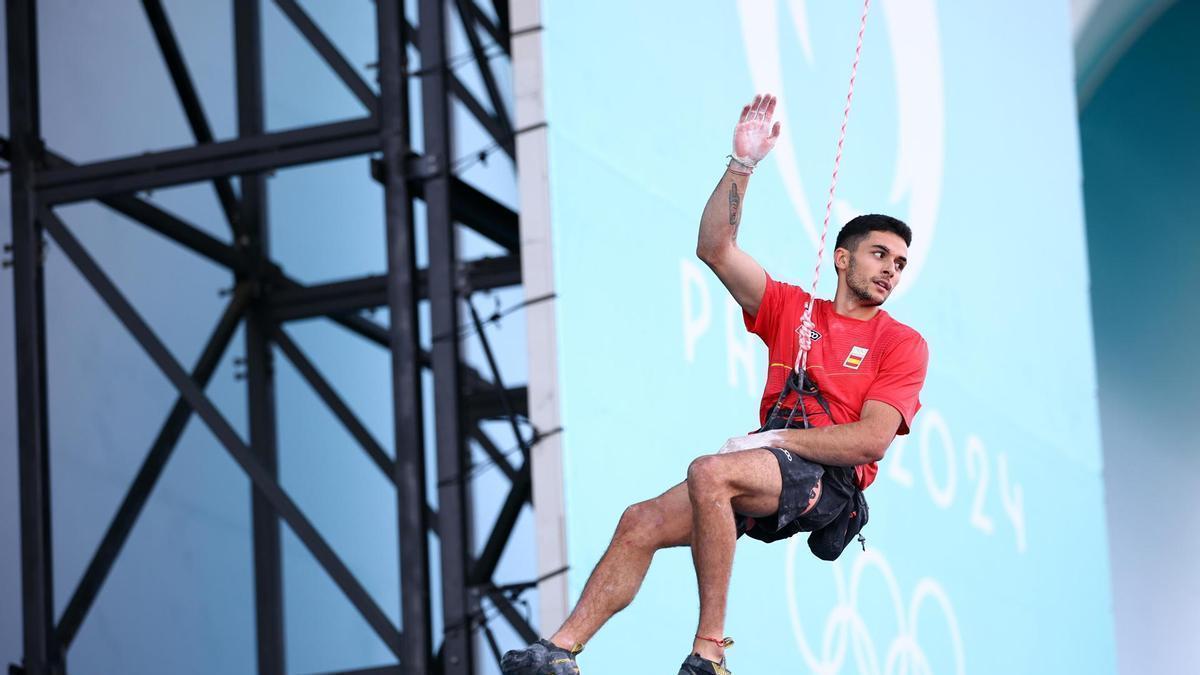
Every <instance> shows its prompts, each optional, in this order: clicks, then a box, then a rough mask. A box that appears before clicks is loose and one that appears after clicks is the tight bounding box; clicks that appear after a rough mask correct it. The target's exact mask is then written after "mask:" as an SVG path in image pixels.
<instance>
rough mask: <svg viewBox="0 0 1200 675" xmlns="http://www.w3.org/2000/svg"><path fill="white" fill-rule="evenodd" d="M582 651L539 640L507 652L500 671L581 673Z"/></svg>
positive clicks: (509, 673)
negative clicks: (576, 658)
mask: <svg viewBox="0 0 1200 675" xmlns="http://www.w3.org/2000/svg"><path fill="white" fill-rule="evenodd" d="M581 651H583V645H575V646H574V647H573V648H571V649H563V648H562V647H559V646H558V645H556V644H554V643H553V642H551V641H549V640H538V641H537V642H535V643H533V644H531V645H529V646H528V647H526V648H524V649H514V650H512V651H510V652H506V653H505V654H504V657H503V658H501V659H500V672H501V673H502V675H579V666H578V665H576V664H575V656H576V655H577V654H579V652H581ZM697 672H706V671H697Z"/></svg>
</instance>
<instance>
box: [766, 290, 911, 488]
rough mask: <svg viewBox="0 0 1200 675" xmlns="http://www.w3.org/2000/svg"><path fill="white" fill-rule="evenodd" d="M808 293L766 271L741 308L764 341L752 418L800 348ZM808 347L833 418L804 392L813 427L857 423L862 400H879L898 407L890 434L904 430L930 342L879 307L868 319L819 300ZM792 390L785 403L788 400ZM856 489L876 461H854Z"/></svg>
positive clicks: (774, 395) (775, 394) (769, 401)
mask: <svg viewBox="0 0 1200 675" xmlns="http://www.w3.org/2000/svg"><path fill="white" fill-rule="evenodd" d="M808 298H809V295H808V293H807V292H805V291H804V290H803V289H801V288H800V287H798V286H792V285H791V284H785V283H782V282H779V281H776V280H774V279H772V278H771V275H769V274H768V275H767V288H766V290H765V291H764V292H763V297H762V302H760V303H759V305H758V313H757V314H756V315H754V316H750V315H749V314H746V313H743V319H745V322H746V330H748V331H750V332H751V333H754V334H755V335H757V336H759V337H760V338H762V340H763V342H765V343H766V344H767V349H768V363H769V364H770V365H769V367H768V368H767V386H766V388H765V389H764V390H763V397H762V404H761V405H760V407H759V423H760V424H763V423H765V422H766V420H767V415H768V414H769V413H770V412H771V408H772V407H773V406H774V405H775V401H777V400H778V399H779V392H780V391H783V385H784V383H785V382H786V381H787V377H788V374H789V373H790V372H791V371H792V368H793V366H794V364H795V362H796V353H797V351H798V350H799V349H800V340H799V336H798V335H797V334H796V329H797V327H798V326H799V325H800V319H801V317H803V316H804V304H805V303H806V302H808ZM812 319H813V330H814V332H815V334H814V336H813V337H814V339H813V343H812V349H811V350H810V351H809V353H808V373H809V376H810V377H811V378H812V379H813V380H814V381H815V382H816V383H817V386H818V388H820V390H821V393H822V394H824V396H825V399H826V400H827V401H828V402H829V409H830V412H832V413H833V420H830V419H829V416H828V415H826V414H825V411H824V410H822V409H821V406H820V405H819V404H818V403H817V402H816V400H815V399H814V398H813V397H811V396H806V397H804V401H805V404H804V405H805V410H806V411H807V412H808V417H809V421H810V423H811V424H812V425H813V426H826V425H829V424H834V423H837V424H847V423H849V422H857V421H858V419H859V416H860V414H861V413H862V409H863V405H864V404H865V403H866V402H867V401H869V400H870V401H882V402H884V403H886V404H888V405H890V406H892V407H893V408H895V409H896V410H898V411H899V412H900V416H901V420H900V427H899V428H898V429H897V430H896V433H897V434H907V433H908V430H909V427H910V426H911V425H912V420H913V416H914V415H916V414H917V410H919V409H920V408H921V401H920V399H919V397H918V396H919V394H920V393H921V385H922V384H924V383H925V368H926V366H927V365H928V364H929V347H928V345H926V344H925V340H924V338H922V337H921V334H920V333H918V332H917V331H915V330H913V329H912V328H909V327H908V326H905V325H904V324H902V323H900V322H899V321H896V320H895V319H893V318H892V317H891V315H890V314H888V313H887V312H885V311H883V310H879V312H878V313H876V314H875V316H874V317H872V318H871V319H869V320H867V321H859V320H858V319H851V318H850V317H846V316H842V315H840V314H838V313H837V312H835V311H834V310H833V303H832V302H830V301H828V300H820V299H818V300H817V302H816V305H815V306H814V307H813V315H812ZM795 399H796V396H795V394H792V395H791V396H790V397H789V399H788V400H786V401H785V402H784V403H785V405H787V406H789V407H790V406H792V405H794V404H795ZM854 469H855V474H856V476H857V478H858V486H859V488H862V489H865V488H866V487H867V486H868V485H870V484H871V483H873V482H874V481H875V475H876V474H877V473H878V472H879V467H878V466H877V465H876V463H875V462H872V463H870V464H861V465H859V466H856V467H854Z"/></svg>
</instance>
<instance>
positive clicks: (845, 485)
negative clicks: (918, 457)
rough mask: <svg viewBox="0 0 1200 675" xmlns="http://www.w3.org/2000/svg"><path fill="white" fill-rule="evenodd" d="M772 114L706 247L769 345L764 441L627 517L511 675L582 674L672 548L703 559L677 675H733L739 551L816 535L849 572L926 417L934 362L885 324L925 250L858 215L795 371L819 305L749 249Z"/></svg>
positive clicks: (893, 225)
mask: <svg viewBox="0 0 1200 675" xmlns="http://www.w3.org/2000/svg"><path fill="white" fill-rule="evenodd" d="M774 111H775V98H774V97H773V96H770V95H766V96H756V97H755V98H754V101H753V102H752V103H751V104H749V105H747V106H746V107H745V108H743V109H742V114H741V118H740V119H739V120H738V123H737V126H736V127H735V129H734V136H733V155H732V158H731V160H730V162H729V165H728V166H727V168H726V170H725V175H724V176H722V177H721V182H720V183H719V184H718V185H717V188H716V189H715V190H714V191H713V193H712V196H711V197H709V199H708V203H707V204H706V205H705V207H704V213H703V215H702V216H701V218H700V237H699V243H698V244H697V246H696V254H697V255H698V256H699V257H700V259H701V260H703V261H704V262H705V263H707V264H708V266H709V267H710V268H711V269H712V271H713V272H714V273H716V275H717V278H719V279H720V280H721V283H723V284H724V285H725V288H727V289H728V290H729V293H730V294H731V295H732V296H733V298H734V300H736V301H737V303H738V304H739V305H741V307H742V309H743V310H744V312H745V314H744V319H745V322H746V328H747V330H749V331H751V332H753V333H754V334H756V335H758V336H759V337H761V338H762V339H763V341H764V342H765V343H766V344H767V347H768V352H769V360H768V363H769V364H770V365H769V367H768V369H767V384H766V388H765V391H764V393H763V397H762V403H761V405H760V410H759V417H760V423H761V424H762V427H761V428H760V430H759V431H758V432H756V433H753V434H750V435H746V436H738V437H734V438H731V439H729V440H728V441H726V442H725V444H724V446H722V447H721V449H720V451H719V452H718V453H717V454H711V455H704V456H702V457H699V458H697V459H696V460H694V461H692V463H691V464H690V465H689V466H688V469H687V480H685V481H684V482H682V483H680V484H678V485H676V486H675V487H673V488H671V489H669V490H667V491H666V492H665V493H663V494H662V495H660V496H658V497H655V498H654V499H651V500H649V501H645V502H641V503H638V504H634V505H633V506H630V507H629V508H627V509H626V510H625V513H624V514H623V515H622V516H621V520H620V522H619V523H618V524H617V530H616V533H615V534H614V535H613V538H612V541H611V543H610V544H609V546H608V550H607V551H606V552H605V553H604V556H603V557H602V558H601V559H600V562H599V563H598V564H597V565H596V568H595V569H594V570H593V571H592V574H591V577H590V578H589V579H588V582H587V585H585V586H584V589H583V593H582V594H581V595H580V597H579V602H578V603H577V604H576V605H575V609H574V610H573V611H572V612H571V615H570V616H569V617H567V620H566V622H565V623H563V625H562V626H561V627H560V628H559V629H558V631H557V632H555V633H554V634H553V635H551V636H550V638H549V639H547V640H540V641H538V642H536V643H534V644H532V645H530V646H529V647H526V648H525V649H521V650H514V651H510V652H508V653H506V654H505V655H504V658H503V660H502V661H501V671H502V672H503V673H505V675H567V674H576V673H579V667H578V665H577V664H576V662H575V656H576V655H577V654H578V653H579V652H580V651H582V649H583V645H584V644H585V643H587V641H588V640H589V639H590V638H591V637H592V635H594V634H595V633H596V631H598V630H599V629H600V627H601V626H602V625H603V624H604V622H605V621H607V620H608V619H609V618H610V617H611V616H613V615H614V614H616V613H617V612H618V611H620V610H621V609H623V608H624V607H626V606H627V605H629V603H630V602H632V601H633V598H634V595H635V594H636V593H637V591H638V588H639V586H641V583H642V580H643V578H644V577H645V575H646V571H647V569H648V568H649V567H650V560H651V558H652V557H653V556H654V553H655V551H657V550H658V549H661V548H667V547H671V546H690V547H691V550H692V559H693V562H694V563H695V566H696V580H697V583H698V585H699V590H700V622H699V626H698V627H697V629H696V636H695V639H694V641H693V642H692V648H691V653H690V655H689V656H688V657H687V659H686V660H684V662H683V666H682V667H681V668H680V670H679V674H680V675H699V674H702V673H707V674H709V675H728V673H729V671H728V670H727V669H726V667H725V653H724V651H725V648H726V647H728V646H729V645H731V644H732V640H730V639H729V638H723V637H722V635H723V634H724V629H725V607H726V594H727V592H728V590H729V577H730V572H731V570H732V566H733V550H734V545H735V543H736V541H737V539H738V537H739V536H740V535H742V534H747V535H749V536H750V537H751V538H754V539H759V540H761V541H765V542H772V541H778V540H780V539H785V538H787V537H790V536H792V535H794V534H796V533H797V532H811V534H810V536H809V540H808V543H809V547H810V548H811V549H812V551H813V553H814V554H816V555H817V556H819V557H821V558H823V559H826V560H832V559H834V558H836V557H837V556H838V555H839V554H841V552H842V550H843V549H844V548H845V546H846V545H847V544H848V543H849V541H850V540H852V539H853V537H854V535H855V534H858V533H859V530H860V529H861V527H862V525H863V524H864V522H865V520H866V516H867V509H866V502H865V500H864V499H863V497H862V490H863V489H865V488H866V487H867V486H868V485H870V484H871V482H872V481H873V480H874V479H875V474H876V472H877V467H876V462H878V461H879V460H880V459H881V458H882V457H883V454H884V451H885V450H886V449H887V447H888V445H889V444H890V443H891V441H892V439H893V438H894V437H895V436H896V435H897V434H905V433H908V430H909V427H910V426H911V424H912V420H913V416H914V415H915V414H916V412H917V409H918V408H920V406H921V404H920V401H919V400H918V395H919V393H920V390H921V386H922V384H923V383H924V380H925V369H926V365H927V362H928V348H927V346H926V344H925V341H924V340H923V339H922V338H921V336H920V334H918V333H917V332H916V331H915V330H913V329H912V328H909V327H908V326H905V325H904V324H901V323H900V322H898V321H896V320H895V319H893V318H892V317H891V316H890V315H888V313H887V312H885V311H883V310H881V309H880V305H882V304H883V303H884V301H885V300H887V298H888V296H889V295H891V293H892V291H893V290H895V288H896V285H897V284H899V283H900V277H901V275H902V274H903V272H904V266H905V264H906V263H907V255H908V245H909V243H911V238H912V233H911V232H910V230H909V228H908V226H907V225H905V224H904V223H902V222H901V221H899V220H896V219H895V218H891V217H888V216H881V215H867V216H859V217H857V218H855V219H853V220H851V221H850V222H849V223H847V224H846V225H845V227H843V228H842V230H841V232H840V233H839V234H838V237H837V243H836V249H835V251H834V254H833V257H834V265H835V267H836V268H837V275H838V284H837V293H836V294H835V296H834V299H833V301H832V302H830V301H828V300H817V301H816V303H815V304H814V306H813V311H812V324H813V325H812V327H811V329H810V330H809V331H808V337H809V341H810V350H809V356H808V368H807V377H804V378H800V377H798V376H796V375H795V373H794V371H793V365H792V364H794V363H795V362H796V357H797V353H798V351H797V350H798V349H799V342H800V337H801V336H800V335H799V333H798V331H797V327H798V326H799V325H800V322H801V318H802V315H803V313H804V307H805V303H807V302H808V300H809V294H808V293H806V292H805V291H803V290H801V289H800V288H799V287H797V286H792V285H789V284H785V283H781V282H779V281H776V280H774V279H772V278H771V277H770V276H769V275H768V274H767V273H766V272H765V271H764V270H763V268H762V267H761V266H759V264H758V263H757V262H755V260H754V259H753V258H751V257H750V256H749V255H747V254H746V253H745V252H744V251H742V250H741V249H739V248H738V246H737V231H738V223H739V222H740V219H741V215H742V212H741V207H742V200H743V199H744V195H745V193H746V186H747V184H748V183H749V182H750V175H751V173H752V172H753V171H754V167H755V166H756V165H757V164H758V162H759V161H761V160H762V159H763V157H765V156H766V155H767V153H768V152H769V151H770V150H771V148H772V147H774V145H775V140H776V139H777V138H778V137H779V130H780V125H779V123H778V122H776V123H774V125H772V123H771V117H772V115H773V114H774Z"/></svg>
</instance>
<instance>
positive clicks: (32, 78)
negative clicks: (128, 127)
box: [6, 0, 63, 675]
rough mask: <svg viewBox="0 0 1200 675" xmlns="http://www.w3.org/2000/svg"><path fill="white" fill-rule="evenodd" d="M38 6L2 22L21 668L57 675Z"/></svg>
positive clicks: (19, 9) (13, 10)
mask: <svg viewBox="0 0 1200 675" xmlns="http://www.w3.org/2000/svg"><path fill="white" fill-rule="evenodd" d="M35 5H36V3H35V1H34V0H9V1H8V5H7V9H8V11H7V14H6V22H7V26H8V120H9V121H8V123H9V137H10V144H11V153H12V155H11V162H10V165H11V170H12V178H11V180H12V252H13V308H14V314H15V317H14V319H15V321H14V325H15V326H16V356H17V445H18V457H19V460H18V461H19V467H20V468H19V474H20V490H21V496H20V500H21V601H22V607H23V613H22V619H23V625H24V652H25V658H24V664H25V672H26V673H29V674H30V675H44V674H46V673H56V672H62V670H63V663H62V651H61V649H60V648H59V647H58V639H57V637H56V636H55V633H54V578H53V567H52V564H51V563H52V561H53V558H52V556H51V537H50V523H51V520H50V462H49V459H50V447H49V440H50V439H49V417H48V412H49V411H48V406H47V397H46V299H45V278H44V275H43V272H44V270H43V267H42V243H41V242H42V230H41V227H40V226H39V225H38V223H37V222H36V220H35V214H36V213H37V195H36V194H35V192H34V187H33V186H34V174H35V173H36V171H37V164H38V162H39V161H40V157H41V154H42V149H41V148H42V140H41V120H40V111H39V102H38V96H39V92H38V68H37V53H38V52H37V16H36V7H35Z"/></svg>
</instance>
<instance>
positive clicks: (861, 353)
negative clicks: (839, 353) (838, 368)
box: [842, 347, 867, 370]
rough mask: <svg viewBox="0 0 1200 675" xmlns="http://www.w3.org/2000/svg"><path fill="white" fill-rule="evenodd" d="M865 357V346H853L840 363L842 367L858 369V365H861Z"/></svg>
mask: <svg viewBox="0 0 1200 675" xmlns="http://www.w3.org/2000/svg"><path fill="white" fill-rule="evenodd" d="M865 358H867V348H866V347H854V348H853V349H851V350H850V356H847V357H846V360H845V361H844V362H843V363H842V367H843V368H850V369H852V370H858V367H859V366H861V365H862V362H863V359H865Z"/></svg>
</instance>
